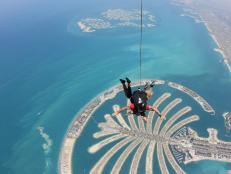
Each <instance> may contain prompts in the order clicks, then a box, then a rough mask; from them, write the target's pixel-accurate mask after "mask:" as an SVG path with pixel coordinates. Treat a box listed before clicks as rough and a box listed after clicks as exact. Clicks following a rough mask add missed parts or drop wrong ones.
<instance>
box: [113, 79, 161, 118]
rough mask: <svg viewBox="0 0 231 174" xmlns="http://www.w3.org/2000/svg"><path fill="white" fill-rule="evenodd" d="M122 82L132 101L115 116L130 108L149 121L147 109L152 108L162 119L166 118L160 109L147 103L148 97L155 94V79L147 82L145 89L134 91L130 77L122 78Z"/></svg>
mask: <svg viewBox="0 0 231 174" xmlns="http://www.w3.org/2000/svg"><path fill="white" fill-rule="evenodd" d="M120 82H121V83H122V85H123V89H124V93H125V96H126V97H127V98H128V99H129V100H130V103H129V105H128V106H125V107H123V108H121V109H119V110H118V111H116V112H115V113H113V114H112V115H113V116H116V115H118V114H119V113H120V112H122V111H124V110H130V111H132V113H133V114H136V115H138V116H141V117H142V118H143V120H144V121H145V122H147V116H146V115H145V111H146V110H150V111H154V112H156V113H157V115H158V116H159V117H160V118H161V119H162V120H163V119H165V116H163V115H161V113H160V111H159V110H158V109H157V108H155V107H154V106H150V105H148V104H147V101H148V99H149V98H150V97H151V96H152V95H153V86H154V83H155V81H153V82H152V83H151V84H150V85H148V83H146V84H145V86H144V89H143V90H141V89H140V88H138V90H136V91H134V92H133V93H132V89H131V81H130V79H128V78H127V77H126V80H124V79H120ZM126 82H127V85H126Z"/></svg>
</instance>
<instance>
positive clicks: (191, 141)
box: [171, 128, 231, 164]
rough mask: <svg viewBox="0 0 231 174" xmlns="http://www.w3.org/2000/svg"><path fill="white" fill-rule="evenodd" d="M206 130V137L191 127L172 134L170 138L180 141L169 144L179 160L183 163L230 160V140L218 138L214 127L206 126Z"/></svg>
mask: <svg viewBox="0 0 231 174" xmlns="http://www.w3.org/2000/svg"><path fill="white" fill-rule="evenodd" d="M184 129H185V128H184ZM207 131H208V133H209V137H208V138H203V137H199V136H198V134H197V132H196V131H194V130H193V129H191V128H187V129H186V131H182V130H180V131H178V132H177V133H176V134H174V135H173V137H172V138H174V139H175V140H177V142H180V143H179V144H176V145H171V148H172V149H174V150H172V151H174V153H175V155H176V157H177V159H178V160H179V162H183V163H184V164H188V163H191V162H194V161H200V160H216V161H222V162H231V142H225V141H221V140H219V139H218V138H217V134H218V132H217V130H216V129H212V128H208V129H207ZM177 152H178V154H177ZM182 153H183V155H182Z"/></svg>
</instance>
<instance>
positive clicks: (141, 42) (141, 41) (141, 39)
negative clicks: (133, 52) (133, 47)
mask: <svg viewBox="0 0 231 174" xmlns="http://www.w3.org/2000/svg"><path fill="white" fill-rule="evenodd" d="M142 45H143V0H140V62H139V69H140V86H141V78H142Z"/></svg>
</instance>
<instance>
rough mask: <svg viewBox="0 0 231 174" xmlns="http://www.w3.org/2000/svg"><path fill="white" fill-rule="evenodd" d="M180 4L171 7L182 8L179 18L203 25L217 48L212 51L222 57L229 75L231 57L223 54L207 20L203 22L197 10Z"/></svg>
mask: <svg viewBox="0 0 231 174" xmlns="http://www.w3.org/2000/svg"><path fill="white" fill-rule="evenodd" d="M174 2H175V1H174ZM180 2H181V1H180ZM180 2H179V1H176V2H175V3H174V4H173V5H178V6H181V7H182V8H183V10H184V13H182V14H181V15H180V16H182V17H190V18H193V19H194V21H195V22H196V23H203V24H204V26H205V27H206V29H207V31H208V32H209V35H210V37H211V38H212V39H213V41H214V42H215V44H216V45H217V48H214V51H216V52H218V53H220V54H221V56H222V57H223V63H224V64H225V65H226V67H227V68H228V71H229V73H230V74H231V57H230V58H228V56H227V55H226V54H225V49H224V48H222V44H221V43H220V42H219V41H218V39H217V38H218V37H217V36H216V33H215V32H213V30H212V29H211V27H210V25H209V22H208V20H205V18H204V17H203V16H202V15H201V14H200V13H199V12H198V11H197V10H195V9H193V8H192V7H190V5H189V4H185V3H180ZM185 9H186V10H185ZM188 9H189V10H188Z"/></svg>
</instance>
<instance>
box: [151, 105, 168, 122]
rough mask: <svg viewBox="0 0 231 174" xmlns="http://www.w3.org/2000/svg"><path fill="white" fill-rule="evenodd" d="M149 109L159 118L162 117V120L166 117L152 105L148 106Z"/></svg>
mask: <svg viewBox="0 0 231 174" xmlns="http://www.w3.org/2000/svg"><path fill="white" fill-rule="evenodd" d="M150 110H151V111H154V112H156V113H157V115H158V116H159V117H160V119H162V120H165V119H166V118H165V115H162V114H161V113H160V111H159V110H158V109H157V108H155V107H154V106H152V107H151V108H150Z"/></svg>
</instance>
